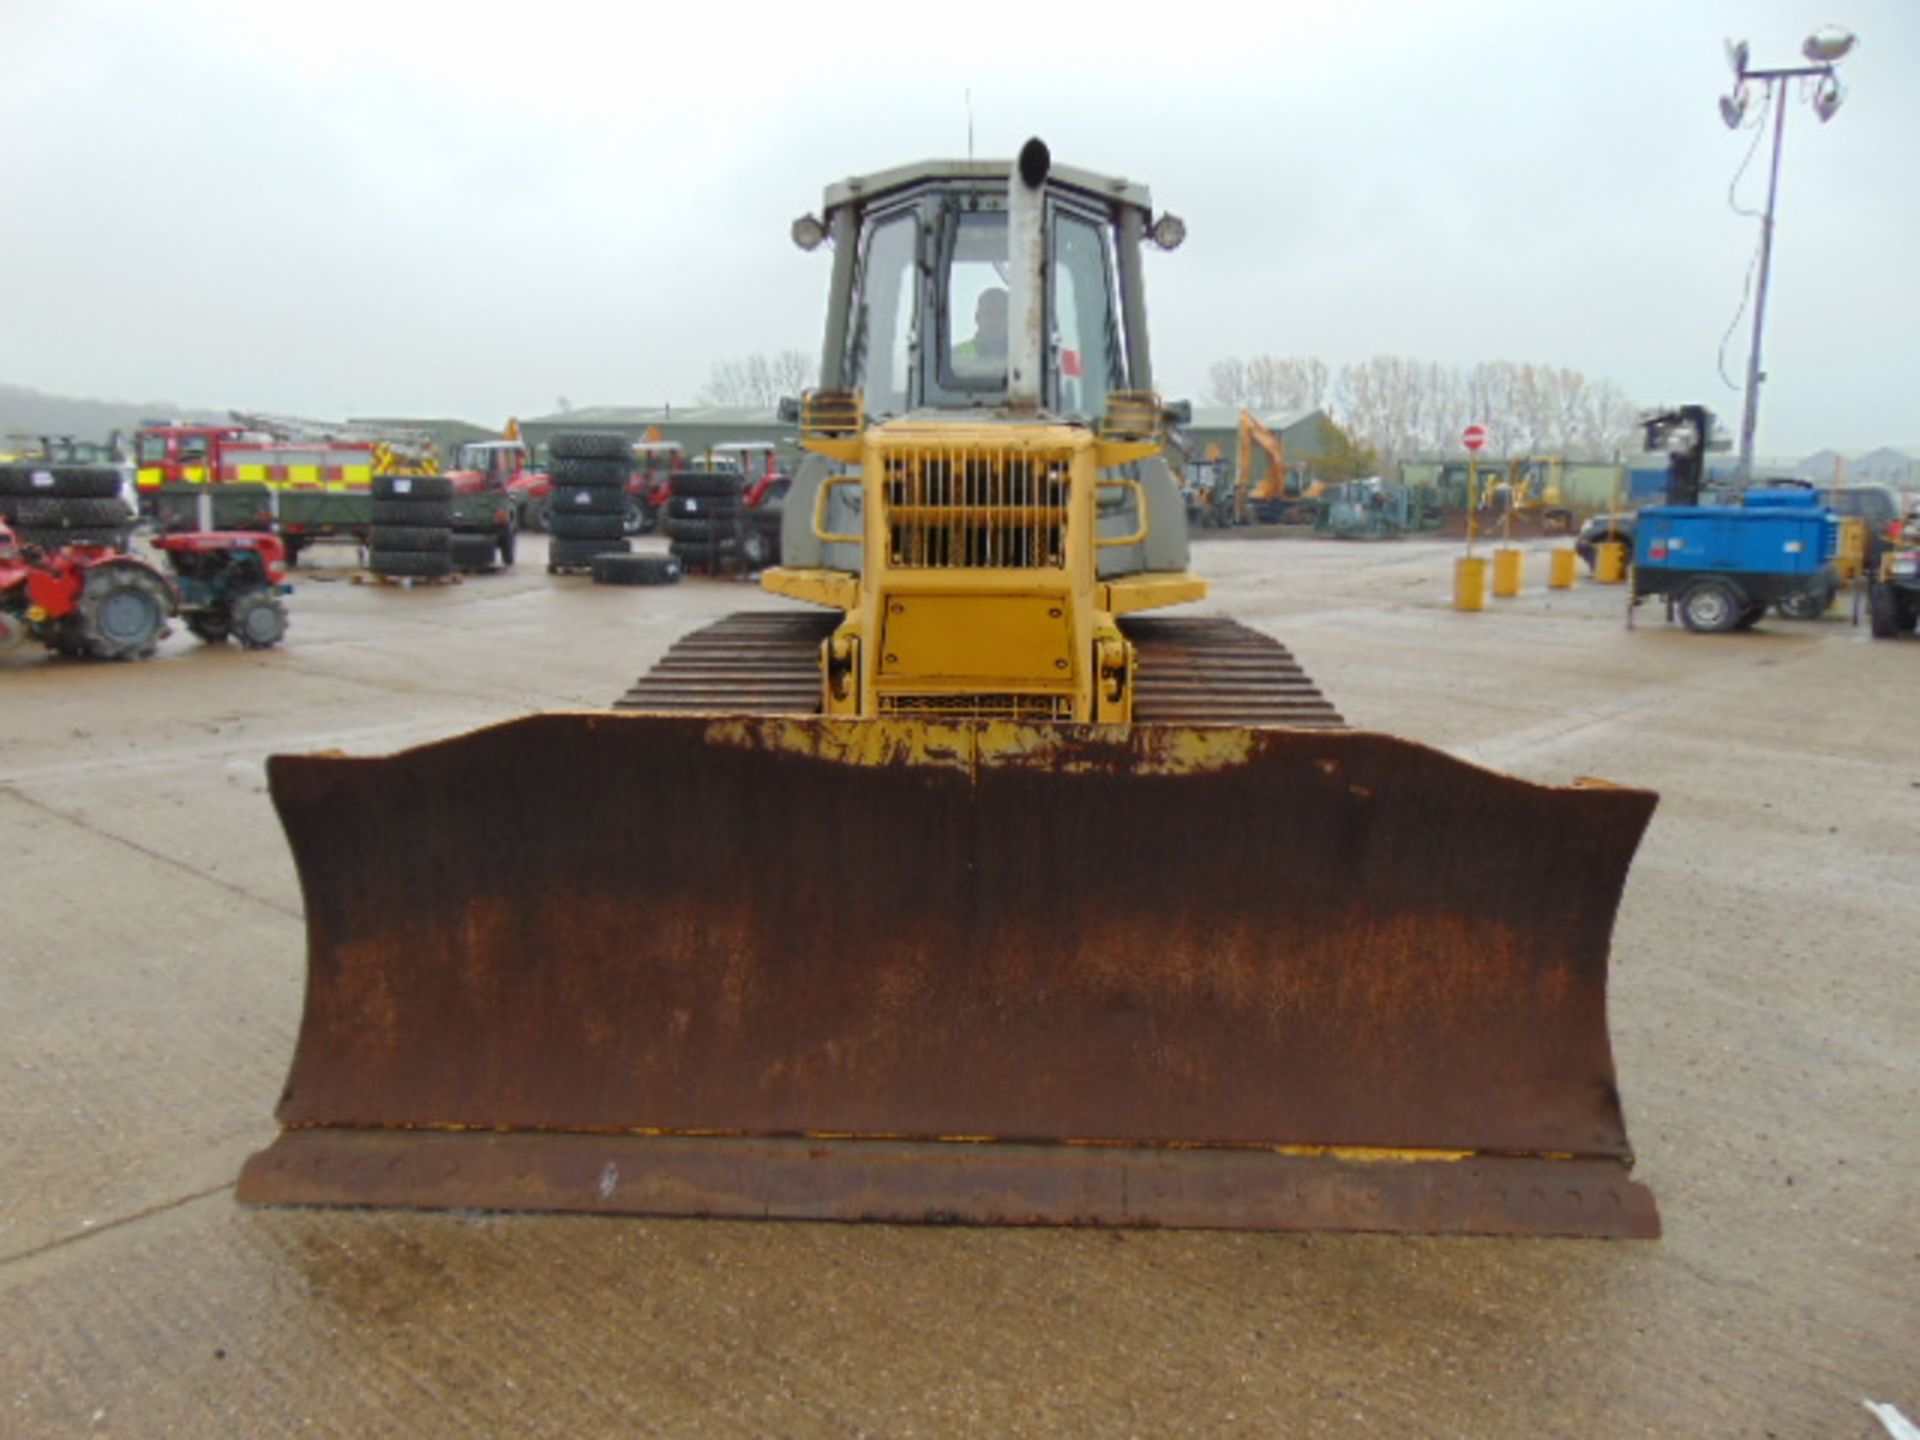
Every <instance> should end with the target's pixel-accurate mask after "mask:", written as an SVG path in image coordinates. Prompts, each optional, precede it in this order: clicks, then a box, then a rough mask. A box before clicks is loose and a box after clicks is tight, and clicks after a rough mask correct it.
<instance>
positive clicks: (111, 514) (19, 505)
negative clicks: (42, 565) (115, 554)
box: [13, 495, 133, 530]
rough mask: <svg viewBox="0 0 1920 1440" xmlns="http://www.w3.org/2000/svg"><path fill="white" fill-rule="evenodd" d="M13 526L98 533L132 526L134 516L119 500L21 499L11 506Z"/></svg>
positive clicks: (63, 497)
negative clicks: (93, 531) (94, 531)
mask: <svg viewBox="0 0 1920 1440" xmlns="http://www.w3.org/2000/svg"><path fill="white" fill-rule="evenodd" d="M13 519H14V523H15V524H16V525H19V526H22V527H23V528H25V529H29V530H53V529H62V530H68V529H72V530H101V529H109V528H114V529H118V528H121V527H124V526H130V525H132V524H133V512H132V511H130V510H128V509H127V502H126V501H124V500H122V499H120V498H119V497H118V496H115V497H114V498H112V499H110V500H96V499H79V500H75V499H69V498H68V497H66V496H64V495H61V496H47V497H42V496H22V497H21V498H20V499H19V500H18V501H16V502H15V503H14V507H13Z"/></svg>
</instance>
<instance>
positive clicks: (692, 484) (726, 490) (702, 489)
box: [667, 470, 747, 499]
mask: <svg viewBox="0 0 1920 1440" xmlns="http://www.w3.org/2000/svg"><path fill="white" fill-rule="evenodd" d="M667 484H668V486H669V487H671V493H672V494H673V495H674V497H675V498H676V499H677V498H679V497H681V496H691V497H693V498H695V499H706V498H707V497H709V496H720V495H727V496H734V497H738V496H739V495H740V493H741V492H742V491H744V490H745V489H746V488H747V487H746V482H745V481H744V480H743V479H741V477H740V476H738V475H735V474H733V473H731V472H730V471H726V470H676V471H675V472H674V473H673V474H672V475H670V476H668V477H667Z"/></svg>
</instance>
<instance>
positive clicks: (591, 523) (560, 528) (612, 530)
mask: <svg viewBox="0 0 1920 1440" xmlns="http://www.w3.org/2000/svg"><path fill="white" fill-rule="evenodd" d="M626 533H627V531H626V526H625V524H624V523H623V522H622V521H621V518H620V517H619V516H618V515H603V514H598V513H596V512H594V511H587V512H586V513H584V514H578V515H576V514H575V513H573V512H572V511H571V510H563V511H561V512H559V513H558V514H556V515H555V516H554V517H553V534H554V538H555V539H556V540H618V539H619V538H620V537H621V536H622V535H624V534H626Z"/></svg>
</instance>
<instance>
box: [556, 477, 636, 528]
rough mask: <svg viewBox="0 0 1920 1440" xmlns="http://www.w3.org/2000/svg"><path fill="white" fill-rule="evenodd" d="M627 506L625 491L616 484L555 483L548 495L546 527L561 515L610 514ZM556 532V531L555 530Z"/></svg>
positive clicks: (621, 510)
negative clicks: (551, 492)
mask: <svg viewBox="0 0 1920 1440" xmlns="http://www.w3.org/2000/svg"><path fill="white" fill-rule="evenodd" d="M626 508H627V492H626V491H625V490H623V489H621V488H620V487H619V486H617V485H555V486H554V487H553V494H552V495H551V496H549V497H548V505H547V527H548V528H549V529H552V527H553V524H554V522H555V521H556V520H558V519H559V518H560V517H561V516H562V515H611V516H613V517H614V518H615V519H618V518H619V517H620V515H621V513H622V512H623V511H625V509H626ZM555 533H556V534H558V533H559V532H558V531H555Z"/></svg>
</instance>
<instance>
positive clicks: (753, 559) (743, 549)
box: [740, 530, 774, 570]
mask: <svg viewBox="0 0 1920 1440" xmlns="http://www.w3.org/2000/svg"><path fill="white" fill-rule="evenodd" d="M773 552H774V546H773V544H772V543H771V542H770V541H769V540H768V539H767V535H766V532H765V531H764V530H749V531H747V533H746V534H744V535H742V536H741V537H740V559H741V561H742V562H743V563H745V565H746V567H747V568H748V569H749V570H764V569H766V567H767V566H769V565H771V564H772V563H773Z"/></svg>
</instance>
